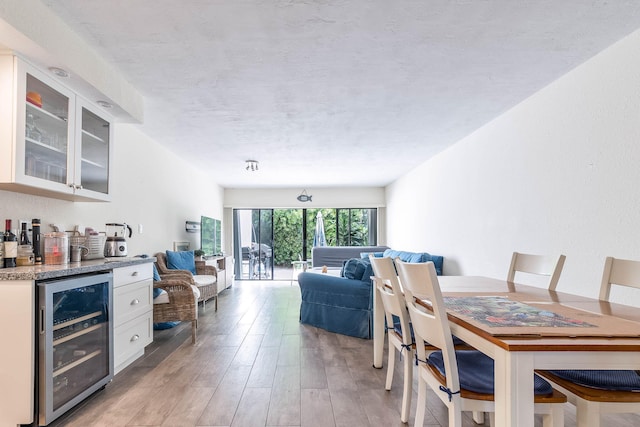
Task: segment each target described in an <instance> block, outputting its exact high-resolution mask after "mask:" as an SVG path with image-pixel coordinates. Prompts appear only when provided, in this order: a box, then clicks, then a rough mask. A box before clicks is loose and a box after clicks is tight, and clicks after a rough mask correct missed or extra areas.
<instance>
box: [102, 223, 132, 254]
mask: <svg viewBox="0 0 640 427" xmlns="http://www.w3.org/2000/svg"><path fill="white" fill-rule="evenodd" d="M105 225H106V234H107V241H106V243H105V244H104V256H105V257H107V258H108V257H119V256H127V253H128V252H127V241H126V240H125V234H126V233H127V230H128V231H129V237H131V235H132V234H133V230H132V229H131V227H130V226H128V225H127V224H119V223H114V222H111V223H108V224H105Z"/></svg>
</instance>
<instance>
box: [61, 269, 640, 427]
mask: <svg viewBox="0 0 640 427" xmlns="http://www.w3.org/2000/svg"><path fill="white" fill-rule="evenodd" d="M219 298H220V300H219V308H218V311H217V312H216V311H214V309H213V304H210V305H208V306H207V309H206V311H203V310H202V308H200V314H199V316H200V317H199V327H198V342H197V344H196V345H195V346H194V345H191V339H190V328H189V326H188V325H178V326H177V327H176V328H173V329H169V330H166V331H156V334H155V336H154V343H153V344H151V345H150V346H148V347H147V349H146V353H145V356H144V357H143V358H141V359H139V360H138V361H136V362H135V363H134V364H132V365H131V366H129V367H128V368H127V369H125V370H124V371H122V372H121V373H119V374H118V375H117V376H116V377H115V379H114V380H113V381H112V382H111V383H110V384H109V385H107V387H106V388H105V389H104V390H102V391H100V392H98V393H96V394H94V395H93V396H92V397H90V398H89V399H87V400H86V401H84V402H83V403H81V404H80V405H79V406H77V407H76V408H75V409H74V410H72V411H71V412H69V413H67V414H65V415H64V416H63V417H62V418H60V419H58V420H56V421H55V422H54V423H52V424H51V426H53V427H59V426H73V427H75V426H77V427H87V426H105V427H107V426H108V427H118V426H176V427H194V426H232V427H253V426H256V427H257V426H260V427H262V426H273V427H278V426H301V427H361V426H362V427H365V426H373V427H381V426H384V427H386V426H398V427H400V426H406V424H402V423H401V422H400V412H399V411H400V404H401V400H402V394H401V392H402V391H401V388H402V366H401V361H400V360H397V362H396V366H395V377H394V386H393V389H392V390H391V391H389V392H388V391H385V390H384V383H385V373H386V368H385V369H374V368H372V341H370V340H362V339H358V338H351V337H346V336H342V335H338V334H333V333H329V332H326V331H324V330H321V329H317V328H314V327H311V326H308V325H302V324H300V323H299V321H298V319H299V307H300V289H299V288H298V286H297V284H296V283H295V282H294V283H293V285H291V284H290V282H289V281H286V282H277V281H273V282H271V281H262V282H257V281H253V282H251V281H236V283H235V284H234V286H233V287H231V288H230V289H227V290H225V291H224V292H223V293H222V294H221V295H220V297H219ZM385 351H386V350H385ZM397 359H400V358H397ZM415 390H417V384H416V383H415V381H414V391H415ZM412 403H413V404H412V413H411V418H410V420H409V425H411V426H412V425H413V422H414V417H415V410H416V402H415V393H414V399H413V402H412ZM565 414H566V415H565V419H566V421H565V425H566V426H567V427H574V426H575V410H574V408H573V407H572V406H571V405H569V404H567V406H566V410H565ZM487 420H488V417H487ZM487 424H488V422H487ZM463 425H464V426H474V425H476V424H475V423H474V422H473V421H472V420H471V417H470V416H468V417H466V418H465V420H464V424H463ZM536 425H537V426H539V425H542V423H541V420H539V419H537V420H536ZM602 425H603V426H607V427H626V426H638V425H640V416H639V415H622V416H619V415H616V416H613V415H612V416H606V417H604V418H603V423H602ZM425 426H431V427H436V426H447V413H446V409H445V407H444V405H442V404H441V402H440V401H439V400H438V398H437V397H436V396H435V395H431V396H430V398H429V402H428V412H427V416H426V419H425Z"/></svg>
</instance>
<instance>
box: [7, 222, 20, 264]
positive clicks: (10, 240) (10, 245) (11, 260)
mask: <svg viewBox="0 0 640 427" xmlns="http://www.w3.org/2000/svg"><path fill="white" fill-rule="evenodd" d="M4 224H5V226H4V230H5V231H4V268H13V267H15V266H16V258H17V257H18V238H17V237H16V235H15V234H13V231H12V230H11V220H10V219H7V220H5V222H4Z"/></svg>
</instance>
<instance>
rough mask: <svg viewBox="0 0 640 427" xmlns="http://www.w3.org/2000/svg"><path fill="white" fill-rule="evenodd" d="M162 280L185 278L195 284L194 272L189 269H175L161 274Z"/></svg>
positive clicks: (184, 279)
mask: <svg viewBox="0 0 640 427" xmlns="http://www.w3.org/2000/svg"><path fill="white" fill-rule="evenodd" d="M160 278H161V279H162V280H183V281H187V282H189V284H191V285H195V281H194V280H193V274H191V272H190V271H188V270H173V271H171V272H169V273H165V274H160Z"/></svg>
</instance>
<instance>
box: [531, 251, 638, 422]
mask: <svg viewBox="0 0 640 427" xmlns="http://www.w3.org/2000/svg"><path fill="white" fill-rule="evenodd" d="M611 285H620V286H627V287H632V288H640V261H632V260H626V259H619V258H613V257H607V259H606V261H605V264H604V272H603V274H602V283H601V285H600V300H602V301H609V297H610V292H611ZM603 362H604V363H606V361H603ZM537 372H538V374H540V375H541V376H543V377H544V378H546V379H547V380H549V381H551V382H552V383H553V384H554V385H555V386H556V387H557V388H558V389H559V390H560V391H562V392H563V393H565V394H566V395H567V399H568V400H569V402H571V403H572V404H574V405H575V406H576V418H577V425H578V427H599V426H600V423H601V415H602V414H607V413H617V414H620V413H636V412H640V393H639V392H640V375H638V372H637V371H634V370H552V371H537Z"/></svg>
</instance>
